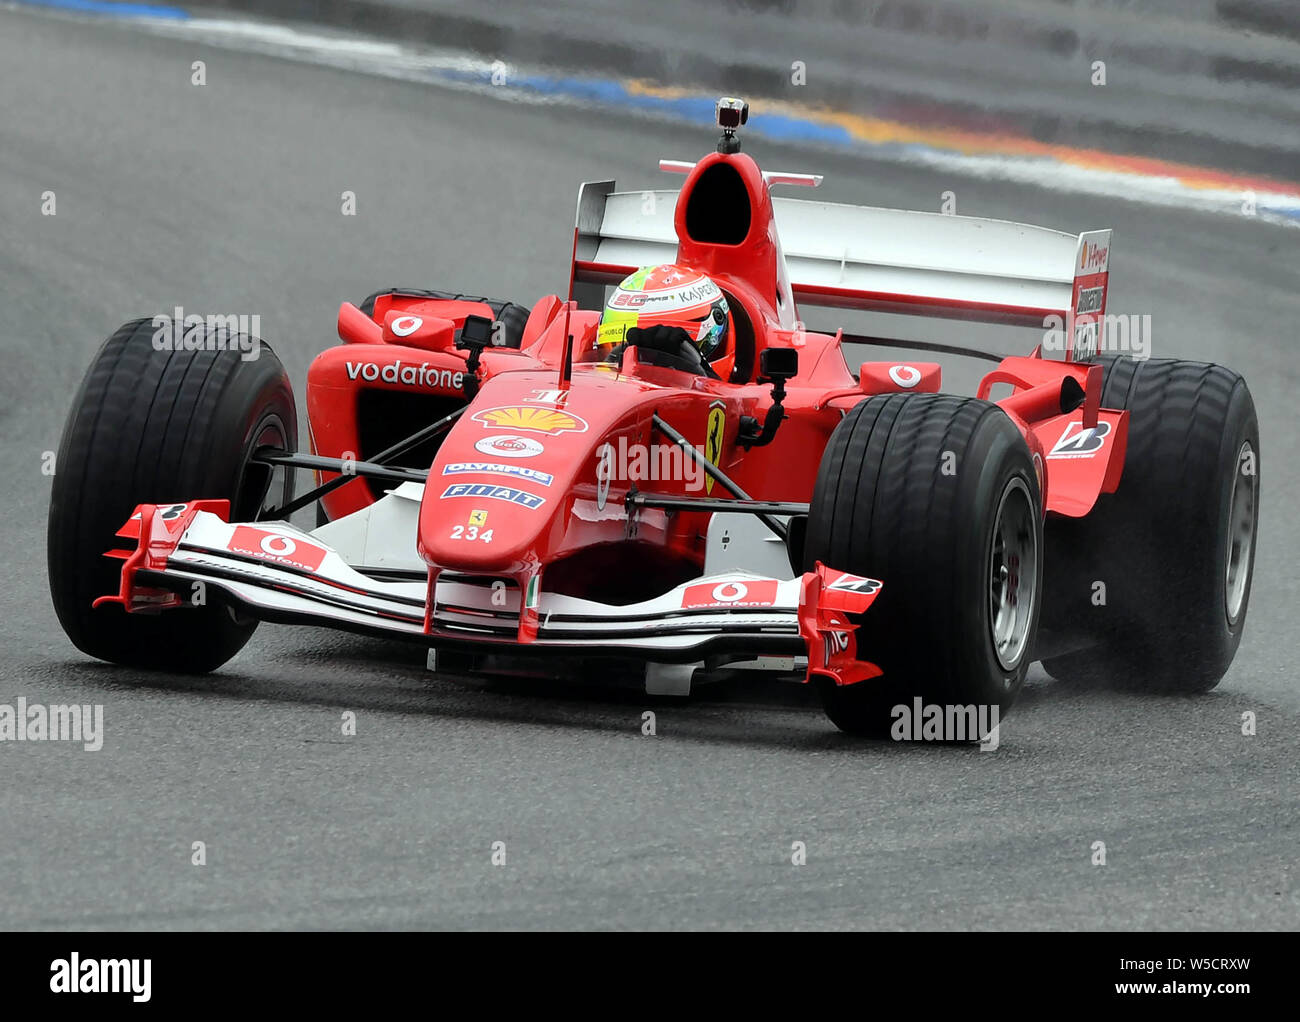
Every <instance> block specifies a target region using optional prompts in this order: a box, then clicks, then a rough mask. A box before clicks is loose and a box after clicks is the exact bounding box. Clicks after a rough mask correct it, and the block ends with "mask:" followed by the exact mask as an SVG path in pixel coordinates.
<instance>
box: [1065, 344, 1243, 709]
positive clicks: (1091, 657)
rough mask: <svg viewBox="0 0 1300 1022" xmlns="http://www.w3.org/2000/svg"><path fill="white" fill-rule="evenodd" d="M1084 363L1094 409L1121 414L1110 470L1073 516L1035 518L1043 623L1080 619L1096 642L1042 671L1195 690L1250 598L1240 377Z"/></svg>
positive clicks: (1233, 643) (1218, 660) (1228, 657)
mask: <svg viewBox="0 0 1300 1022" xmlns="http://www.w3.org/2000/svg"><path fill="white" fill-rule="evenodd" d="M1098 361H1100V362H1101V363H1102V364H1103V365H1104V367H1105V384H1104V386H1103V389H1102V398H1101V404H1102V407H1103V408H1118V409H1127V410H1128V412H1129V440H1128V453H1127V456H1126V458H1125V463H1124V474H1123V476H1122V477H1121V479H1120V484H1119V488H1118V490H1117V491H1116V492H1115V493H1113V494H1102V495H1101V496H1100V497H1099V498H1098V500H1097V505H1096V507H1094V508H1093V510H1092V512H1091V513H1090V514H1089V515H1088V516H1087V517H1085V518H1077V519H1076V518H1055V517H1054V518H1053V519H1052V520H1050V521H1049V522H1048V526H1047V542H1048V547H1049V550H1050V554H1049V558H1048V576H1047V577H1048V582H1047V593H1048V607H1047V613H1048V615H1049V619H1050V623H1051V624H1052V625H1053V626H1056V627H1060V628H1069V627H1070V626H1075V627H1079V626H1082V627H1083V628H1084V630H1085V631H1086V632H1087V634H1088V635H1089V637H1091V638H1094V639H1096V640H1097V643H1098V645H1096V646H1093V647H1089V648H1086V649H1083V650H1081V651H1079V652H1076V653H1070V654H1067V655H1064V656H1059V657H1053V658H1051V659H1049V660H1044V661H1043V667H1044V668H1045V669H1046V670H1047V672H1048V673H1049V674H1051V675H1052V676H1053V677H1055V678H1058V679H1061V680H1067V681H1074V682H1079V683H1083V684H1101V683H1110V684H1115V685H1117V686H1119V687H1123V688H1129V689H1134V690H1137V691H1147V692H1175V693H1177V692H1181V693H1194V692H1205V691H1208V690H1209V689H1212V688H1213V687H1214V686H1215V685H1217V684H1218V683H1219V680H1220V679H1221V678H1222V677H1223V675H1224V674H1225V673H1226V672H1227V670H1228V667H1229V665H1231V663H1232V659H1233V657H1234V656H1235V655H1236V652H1237V646H1238V644H1239V643H1240V641H1241V634H1242V630H1243V628H1244V627H1245V624H1246V610H1247V608H1248V605H1249V602H1250V583H1251V577H1252V575H1253V572H1254V559H1255V536H1256V534H1257V532H1258V523H1259V481H1260V480H1259V421H1258V418H1257V416H1256V414H1255V404H1254V401H1253V400H1252V399H1251V396H1250V390H1249V389H1248V388H1247V386H1246V381H1245V380H1244V379H1242V377H1241V376H1240V375H1238V374H1237V373H1235V372H1233V371H1232V370H1230V369H1225V368H1224V367H1223V366H1217V365H1211V364H1209V363H1206V362H1185V361H1179V360H1175V359H1147V360H1145V361H1137V360H1134V359H1131V358H1127V357H1117V356H1113V355H1112V356H1103V357H1102V358H1101V359H1099V360H1098ZM1099 583H1100V584H1101V585H1103V586H1104V589H1099V588H1098V584H1099ZM1099 594H1104V602H1103V603H1098V599H1099Z"/></svg>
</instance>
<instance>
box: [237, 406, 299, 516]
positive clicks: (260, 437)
mask: <svg viewBox="0 0 1300 1022" xmlns="http://www.w3.org/2000/svg"><path fill="white" fill-rule="evenodd" d="M287 448H288V443H287V441H286V439H285V429H284V423H283V422H281V421H280V417H279V416H278V415H277V416H272V417H270V418H268V419H267V420H265V421H264V422H262V423H261V424H260V425H259V427H258V429H257V430H256V432H255V433H254V439H253V442H252V444H251V445H250V446H249V453H248V457H247V460H246V461H245V462H244V470H243V475H242V478H241V479H240V482H239V494H238V497H237V498H236V501H235V504H236V507H235V509H234V510H235V513H236V515H237V516H238V517H237V518H236V520H243V521H260V520H261V519H262V518H263V517H264V513H265V512H266V511H269V510H272V509H274V508H277V507H280V506H282V505H283V504H285V503H286V502H287V501H288V500H289V493H290V490H289V484H290V482H291V481H292V478H293V477H292V475H291V473H292V469H287V468H285V467H283V466H281V465H275V466H271V465H261V464H258V463H257V462H255V461H253V455H254V454H255V453H256V452H257V451H261V450H286V449H287Z"/></svg>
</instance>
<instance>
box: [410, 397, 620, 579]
mask: <svg viewBox="0 0 1300 1022" xmlns="http://www.w3.org/2000/svg"><path fill="white" fill-rule="evenodd" d="M498 389H500V388H498ZM488 393H489V391H488V389H487V388H485V389H484V392H483V394H481V395H480V399H479V400H478V401H477V402H475V406H476V408H479V410H477V411H474V412H472V413H467V414H466V415H465V416H463V417H462V418H461V420H460V421H459V422H457V424H456V425H455V427H454V428H453V429H452V431H451V433H450V434H449V435H448V437H447V439H446V440H445V441H444V442H443V445H442V447H441V448H440V449H439V451H438V456H437V458H436V460H435V461H434V463H433V467H432V469H431V470H430V473H429V481H428V483H427V485H426V486H425V491H424V501H423V504H422V505H421V508H420V533H419V550H420V556H421V557H423V558H424V560H425V561H427V562H428V563H429V564H431V565H434V566H437V567H442V568H450V569H453V570H459V571H466V572H472V573H517V572H521V571H523V570H525V569H526V567H527V566H529V565H536V564H538V563H541V562H542V561H544V560H545V559H546V553H547V552H548V551H549V550H551V549H553V548H554V547H555V546H556V545H557V544H558V543H559V541H560V539H561V538H562V536H563V531H564V525H565V522H566V521H567V519H568V514H569V510H570V507H569V505H570V504H571V502H572V500H573V492H574V489H575V485H576V484H578V483H579V482H580V481H581V477H582V473H583V472H587V474H588V475H591V476H592V478H591V480H590V481H591V482H592V484H593V485H594V460H595V455H594V449H593V445H594V444H595V443H597V442H598V440H599V434H598V433H597V431H596V430H594V429H593V428H592V424H591V423H590V422H589V421H588V419H587V418H585V417H583V416H582V415H579V414H577V413H576V412H570V411H568V410H566V409H564V408H560V407H555V406H553V405H552V406H551V407H547V406H546V405H542V404H536V405H531V404H527V403H525V402H524V401H522V400H521V401H515V402H509V403H502V404H495V403H489V402H486V401H484V400H483V398H484V397H485V396H486V395H487V394H488ZM531 393H536V392H535V391H534V392H531ZM479 406H482V407H481V408H480V407H479Z"/></svg>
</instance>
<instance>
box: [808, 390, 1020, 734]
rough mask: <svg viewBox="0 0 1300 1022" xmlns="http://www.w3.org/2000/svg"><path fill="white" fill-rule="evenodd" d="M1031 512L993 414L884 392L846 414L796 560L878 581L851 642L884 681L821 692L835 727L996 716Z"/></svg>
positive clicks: (1006, 431)
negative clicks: (957, 711) (938, 708)
mask: <svg viewBox="0 0 1300 1022" xmlns="http://www.w3.org/2000/svg"><path fill="white" fill-rule="evenodd" d="M1041 508H1042V497H1041V495H1040V493H1039V488H1038V476H1037V473H1036V472H1035V471H1034V464H1033V461H1032V459H1031V457H1030V454H1029V449H1028V447H1027V446H1026V444H1025V441H1024V438H1023V437H1022V436H1021V435H1020V432H1019V430H1017V429H1016V427H1015V426H1014V425H1013V424H1012V422H1011V420H1010V419H1009V418H1008V417H1007V416H1006V415H1005V414H1004V413H1003V412H1002V411H1001V409H999V408H998V407H997V406H996V405H993V404H990V403H989V402H987V401H978V400H974V399H970V398H958V397H952V396H948V395H937V394H934V395H932V394H912V395H902V394H895V395H882V396H877V397H871V398H868V399H867V400H865V401H862V402H861V403H859V404H858V405H856V406H854V408H852V409H851V410H850V411H849V413H848V414H847V415H846V416H845V418H844V420H843V421H842V422H841V423H840V424H839V426H837V427H836V429H835V432H834V433H833V434H832V435H831V440H830V443H829V444H828V445H827V447H826V451H825V453H824V455H823V457H822V462H821V469H820V472H819V474H818V477H817V485H816V489H815V491H814V493H813V499H812V505H811V509H810V512H809V517H808V531H807V538H806V540H805V546H804V562H805V566H806V567H807V568H809V569H810V568H811V566H812V565H813V564H814V563H815V562H816V561H821V562H822V563H823V564H826V565H827V566H829V567H831V568H837V569H840V570H842V571H848V572H852V573H854V574H859V575H868V576H870V577H872V578H877V579H880V580H881V581H882V582H883V583H884V588H883V589H882V590H881V592H880V595H879V596H877V597H876V600H875V602H874V603H873V604H872V606H871V608H870V609H869V610H868V611H867V612H866V613H865V614H864V615H862V617H861V618H860V619H858V624H859V627H858V630H857V633H856V636H857V648H858V655H859V656H860V657H861V658H862V659H864V660H869V661H871V662H873V663H875V664H876V665H877V666H879V667H880V668H881V669H882V671H883V672H884V674H883V676H882V677H879V678H874V679H869V680H867V681H863V682H859V683H858V684H856V685H853V686H852V687H848V688H840V687H837V686H835V685H833V684H831V685H826V686H825V687H824V688H823V702H824V705H825V708H826V713H827V715H828V716H829V717H830V719H831V720H832V721H833V722H834V723H835V725H836V726H837V727H839V728H840V729H841V730H843V731H847V732H849V733H850V734H856V735H869V736H884V735H886V734H888V733H889V732H890V730H891V723H892V722H893V720H894V715H893V713H892V709H893V707H895V706H900V705H902V706H907V707H908V709H909V711H910V710H911V708H912V705H913V700H914V699H916V698H918V697H919V698H920V699H921V700H922V703H923V704H944V705H961V706H966V705H970V704H975V705H976V706H977V707H979V706H985V707H990V708H991V707H993V706H996V707H997V708H998V712H999V713H1001V712H1003V711H1004V710H1006V709H1007V708H1009V707H1010V705H1011V703H1012V702H1013V701H1014V699H1015V696H1016V693H1017V692H1018V691H1019V690H1020V686H1021V684H1022V683H1023V682H1024V678H1025V672H1026V671H1027V670H1028V668H1029V663H1030V660H1031V657H1032V645H1033V641H1034V634H1035V632H1036V630H1037V627H1038V606H1039V594H1040V592H1041V591H1042V557H1041V551H1042V548H1043V543H1042V510H1041ZM949 737H951V736H949ZM970 737H973V736H970Z"/></svg>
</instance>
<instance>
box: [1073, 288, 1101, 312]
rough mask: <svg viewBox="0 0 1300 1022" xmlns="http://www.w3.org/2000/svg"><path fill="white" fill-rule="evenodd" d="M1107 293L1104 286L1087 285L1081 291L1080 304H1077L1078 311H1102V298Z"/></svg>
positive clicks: (1076, 310) (1076, 309)
mask: <svg viewBox="0 0 1300 1022" xmlns="http://www.w3.org/2000/svg"><path fill="white" fill-rule="evenodd" d="M1105 294H1106V289H1105V288H1104V287H1085V288H1083V289H1082V290H1080V291H1079V304H1078V305H1077V306H1075V309H1074V311H1075V312H1076V313H1084V312H1100V311H1101V300H1102V298H1103V296H1105Z"/></svg>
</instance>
